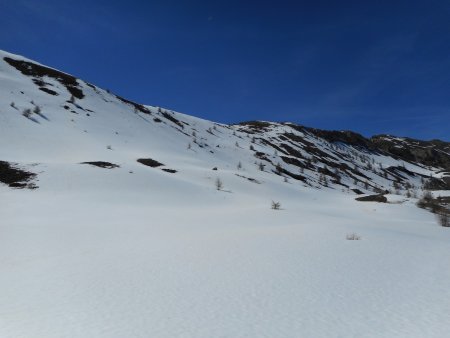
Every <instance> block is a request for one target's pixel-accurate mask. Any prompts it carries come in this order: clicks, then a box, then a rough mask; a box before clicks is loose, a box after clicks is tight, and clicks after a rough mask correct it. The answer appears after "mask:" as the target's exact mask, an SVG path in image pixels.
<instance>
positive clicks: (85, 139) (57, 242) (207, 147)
mask: <svg viewBox="0 0 450 338" xmlns="http://www.w3.org/2000/svg"><path fill="white" fill-rule="evenodd" d="M37 107H38V108H37ZM400 155H401V154H400ZM138 160H139V161H138ZM0 161H3V162H0V177H2V178H3V181H4V182H5V183H8V184H9V185H10V186H8V185H7V184H1V183H0V199H1V204H0V216H1V220H0V266H1V267H2V268H1V269H2V270H1V275H2V277H1V278H0V337H46V338H51V337H58V338H60V337H386V336H389V337H393V336H395V337H425V336H426V337H445V335H446V334H447V332H449V331H450V320H449V318H448V315H447V314H448V313H449V312H450V301H449V300H450V293H449V291H448V290H449V289H448V284H449V282H450V264H449V263H448V262H449V261H448V260H446V259H443V257H445V256H446V255H447V254H448V252H449V249H450V235H449V232H448V231H446V229H444V228H442V227H439V226H438V224H437V223H436V221H435V219H434V216H433V215H432V214H431V213H428V212H427V211H424V210H422V209H418V208H417V207H416V206H415V202H416V198H415V197H414V196H415V195H420V194H421V193H422V185H423V184H424V183H426V182H430V181H433V182H434V183H435V184H437V186H439V187H440V189H446V187H447V186H446V179H447V177H448V169H449V168H447V167H445V166H439V164H441V162H439V163H425V162H424V161H422V160H421V159H420V158H419V159H418V158H414V159H413V158H404V157H402V156H399V154H394V153H392V151H390V149H388V148H386V147H379V146H377V144H376V142H374V141H372V140H367V139H364V138H363V137H362V136H360V135H357V134H354V133H349V132H326V131H320V130H316V129H311V128H306V127H302V126H298V125H295V124H289V123H283V124H280V123H270V122H260V121H259V122H249V123H243V124H240V125H232V126H229V125H222V124H218V123H214V122H211V121H206V120H202V119H198V118H195V117H192V116H188V115H184V114H180V113H176V112H173V111H169V110H166V109H163V108H158V107H153V106H144V105H141V104H136V103H133V102H130V101H128V100H126V99H124V98H121V97H119V96H116V95H114V94H112V93H109V92H107V91H105V90H103V89H101V88H98V87H96V86H94V85H92V84H89V83H86V82H84V81H82V80H80V79H77V78H75V77H72V76H71V75H68V74H65V73H61V72H59V71H56V70H54V69H51V68H47V67H45V66H43V65H40V64H38V63H36V62H34V61H31V60H28V59H26V58H23V57H19V56H17V55H12V54H9V53H6V52H0ZM85 162H91V164H86V163H85ZM145 164H147V165H145ZM14 168H17V169H21V170H23V172H29V173H30V174H29V175H32V174H35V175H36V176H26V177H22V176H20V173H15V172H14V171H13V170H14ZM23 172H22V173H23ZM17 175H18V176H17ZM218 180H220V182H221V183H222V185H223V186H222V187H221V188H220V189H217V182H218ZM436 182H438V183H436ZM11 186H12V187H11ZM17 186H19V187H21V186H22V187H23V186H28V187H30V188H33V187H37V189H16V188H14V187H17ZM386 190H389V192H390V194H387V195H386V196H387V198H388V200H389V201H390V202H391V203H383V204H380V203H372V202H366V203H361V202H357V201H355V199H354V198H355V193H356V194H360V193H370V194H372V193H373V192H374V191H376V192H385V191H386ZM272 201H275V202H280V203H281V210H272V209H271V203H272ZM351 233H357V234H358V235H359V236H361V238H362V240H360V241H347V240H346V236H347V235H348V234H351Z"/></svg>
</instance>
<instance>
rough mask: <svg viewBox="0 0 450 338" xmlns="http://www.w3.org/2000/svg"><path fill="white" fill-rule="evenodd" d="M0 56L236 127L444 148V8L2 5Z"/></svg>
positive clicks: (31, 0) (448, 124)
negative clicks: (343, 134)
mask: <svg viewBox="0 0 450 338" xmlns="http://www.w3.org/2000/svg"><path fill="white" fill-rule="evenodd" d="M0 11H1V12H2V14H3V15H2V20H1V21H0V49H4V50H7V51H10V52H13V53H17V54H21V55H24V56H27V57H29V58H31V59H35V60H37V61H40V62H42V63H44V64H47V65H49V66H52V67H55V68H59V69H61V70H64V71H66V72H69V73H72V74H74V75H76V76H78V77H80V78H83V79H84V80H87V81H89V82H92V83H95V84H96V85H99V86H101V87H104V88H108V89H110V90H111V91H113V92H115V93H117V94H120V95H122V96H124V97H127V98H129V99H132V100H135V101H138V102H141V103H145V104H151V105H157V106H162V107H166V108H169V109H173V110H176V111H180V112H184V113H187V114H191V115H195V116H199V117H203V118H207V119H211V120H215V121H219V122H225V123H233V122H239V121H244V120H254V119H259V120H272V121H291V122H296V123H299V124H303V125H307V126H312V127H317V128H324V129H339V130H340V129H350V130H354V131H358V132H360V133H362V134H364V135H366V136H370V135H373V134H379V133H392V134H396V135H400V136H410V137H417V138H424V139H431V138H440V139H444V140H447V141H450V19H449V18H450V2H449V1H432V0H431V1H414V0H412V1H395V0H393V1H320V0H319V1H283V0H279V1H264V0H262V1H233V0H230V1H195V0H192V1H170V0H168V1H133V0H129V1H114V0H109V1H104V0H100V1H86V0H78V1H61V0H60V1H56V0H40V1H37V0H14V1H13V0H1V2H0Z"/></svg>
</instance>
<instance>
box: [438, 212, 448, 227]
mask: <svg viewBox="0 0 450 338" xmlns="http://www.w3.org/2000/svg"><path fill="white" fill-rule="evenodd" d="M437 219H438V222H439V224H440V225H441V226H443V227H445V228H449V227H450V211H441V212H440V213H438V214H437Z"/></svg>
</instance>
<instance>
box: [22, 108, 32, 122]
mask: <svg viewBox="0 0 450 338" xmlns="http://www.w3.org/2000/svg"><path fill="white" fill-rule="evenodd" d="M22 115H23V116H25V117H26V118H27V119H28V118H30V117H31V115H32V111H31V109H29V108H27V109H24V111H23V112H22Z"/></svg>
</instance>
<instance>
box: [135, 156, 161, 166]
mask: <svg viewBox="0 0 450 338" xmlns="http://www.w3.org/2000/svg"><path fill="white" fill-rule="evenodd" d="M137 161H138V162H139V163H141V164H143V165H146V166H148V167H152V168H156V167H160V166H162V165H164V164H162V163H161V162H158V161H156V160H153V159H151V158H139V159H137Z"/></svg>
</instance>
